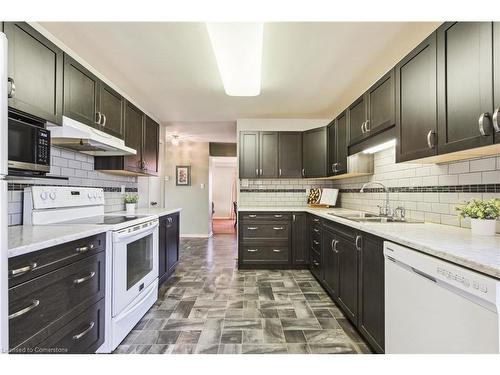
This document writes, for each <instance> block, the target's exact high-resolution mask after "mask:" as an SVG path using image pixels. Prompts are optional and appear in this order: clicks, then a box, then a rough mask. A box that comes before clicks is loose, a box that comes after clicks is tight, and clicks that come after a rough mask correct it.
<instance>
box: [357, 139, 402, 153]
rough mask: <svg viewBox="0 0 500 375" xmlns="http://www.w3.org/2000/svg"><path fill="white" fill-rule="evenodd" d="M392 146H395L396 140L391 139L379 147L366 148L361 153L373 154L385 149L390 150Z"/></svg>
mask: <svg viewBox="0 0 500 375" xmlns="http://www.w3.org/2000/svg"><path fill="white" fill-rule="evenodd" d="M394 145H396V140H395V139H391V140H390V141H387V142H384V143H381V144H379V145H376V146H373V147H370V148H367V149H366V150H363V153H364V154H374V153H376V152H379V151H382V150H385V149H387V148H391V147H393V146H394Z"/></svg>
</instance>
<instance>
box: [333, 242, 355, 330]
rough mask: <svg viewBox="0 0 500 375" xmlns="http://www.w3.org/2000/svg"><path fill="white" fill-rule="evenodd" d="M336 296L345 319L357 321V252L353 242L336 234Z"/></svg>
mask: <svg viewBox="0 0 500 375" xmlns="http://www.w3.org/2000/svg"><path fill="white" fill-rule="evenodd" d="M337 241H338V242H337V249H338V250H337V251H338V262H339V266H338V272H339V275H338V279H339V285H338V294H337V299H338V302H339V304H340V305H341V306H342V309H343V311H344V313H345V314H346V316H347V318H348V319H349V320H350V321H351V322H352V323H353V324H356V323H357V319H358V250H357V248H356V244H355V240H353V239H352V238H351V237H344V236H342V235H338V234H337Z"/></svg>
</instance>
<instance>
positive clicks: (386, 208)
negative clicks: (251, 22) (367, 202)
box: [359, 181, 391, 216]
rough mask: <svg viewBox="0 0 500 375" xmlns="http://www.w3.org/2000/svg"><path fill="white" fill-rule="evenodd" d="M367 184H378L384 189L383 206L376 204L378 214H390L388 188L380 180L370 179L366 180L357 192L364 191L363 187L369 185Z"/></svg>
mask: <svg viewBox="0 0 500 375" xmlns="http://www.w3.org/2000/svg"><path fill="white" fill-rule="evenodd" d="M369 185H379V186H382V188H383V189H384V191H385V201H384V205H383V206H377V207H378V209H379V214H380V216H390V214H391V209H390V207H389V189H388V188H387V186H385V185H384V184H383V183H382V182H379V181H370V182H367V183H365V184H363V186H362V187H361V190H360V191H359V192H360V193H364V191H365V188H366V187H367V186H369Z"/></svg>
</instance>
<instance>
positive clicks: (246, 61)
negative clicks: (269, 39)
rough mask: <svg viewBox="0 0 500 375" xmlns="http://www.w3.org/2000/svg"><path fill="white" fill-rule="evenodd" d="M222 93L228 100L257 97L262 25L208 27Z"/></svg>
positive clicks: (227, 24)
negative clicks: (237, 97) (235, 97)
mask: <svg viewBox="0 0 500 375" xmlns="http://www.w3.org/2000/svg"><path fill="white" fill-rule="evenodd" d="M207 31H208V36H209V38H210V42H211V43H212V49H213V50H214V54H215V59H216V61H217V66H218V67H219V74H220V76H221V79H222V83H223V85H224V91H225V92H226V94H227V95H229V96H257V95H259V94H260V86H261V81H262V78H261V71H262V43H263V39H262V38H263V32H264V24H263V23H207Z"/></svg>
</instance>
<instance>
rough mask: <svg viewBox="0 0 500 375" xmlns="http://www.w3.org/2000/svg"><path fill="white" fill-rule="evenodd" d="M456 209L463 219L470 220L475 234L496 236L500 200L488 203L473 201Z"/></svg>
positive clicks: (491, 200)
mask: <svg viewBox="0 0 500 375" xmlns="http://www.w3.org/2000/svg"><path fill="white" fill-rule="evenodd" d="M455 209H456V210H457V211H458V212H459V214H460V216H461V217H469V218H470V224H471V225H470V226H471V230H472V233H473V234H479V235H483V236H493V235H495V229H496V221H497V219H498V218H499V217H500V199H498V198H494V199H490V200H487V201H481V200H476V199H473V200H471V201H469V202H466V203H465V204H464V205H463V206H460V207H455Z"/></svg>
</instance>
